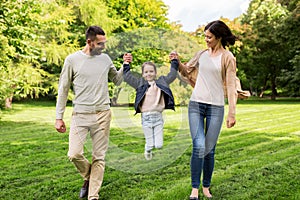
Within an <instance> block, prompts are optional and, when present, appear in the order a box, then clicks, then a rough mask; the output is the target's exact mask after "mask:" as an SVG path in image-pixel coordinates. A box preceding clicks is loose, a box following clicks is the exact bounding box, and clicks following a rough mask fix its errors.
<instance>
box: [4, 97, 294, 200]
mask: <svg viewBox="0 0 300 200" xmlns="http://www.w3.org/2000/svg"><path fill="white" fill-rule="evenodd" d="M226 109H227V107H226ZM71 111H72V109H71V107H70V106H69V107H68V108H67V111H66V114H65V121H66V124H67V126H69V122H70V115H71ZM112 111H113V121H112V123H111V135H110V147H109V151H108V154H107V165H106V171H105V177H104V182H103V185H102V189H101V191H100V199H102V200H104V199H110V200H118V199H122V200H124V199H126V200H127V199H128V200H133V199H148V200H183V199H188V196H189V193H190V189H191V187H190V169H189V162H190V156H191V140H190V136H189V127H188V119H187V108H186V107H184V106H182V107H177V108H176V111H175V112H174V111H169V110H168V111H165V112H164V118H165V132H164V148H163V149H162V150H160V151H157V150H156V151H154V157H153V160H151V161H146V160H145V159H144V157H143V149H144V144H145V141H144V138H143V132H142V129H141V123H140V122H141V119H140V115H134V110H133V109H132V108H128V107H113V108H112ZM54 118H55V103H54V102H29V103H17V104H14V108H13V110H12V111H2V114H1V118H0V119H1V121H0V138H1V140H0V146H1V151H0V156H1V160H0V177H1V182H0V199H4V200H6V199H7V200H8V199H61V200H68V199H69V200H73V199H78V191H79V188H80V187H81V185H82V180H81V177H80V176H79V174H78V173H77V171H76V169H75V168H74V166H73V165H72V163H70V162H69V161H68V159H67V156H66V154H67V149H68V134H60V133H57V132H56V131H55V129H54ZM299 121H300V102H299V101H294V100H290V99H287V100H279V101H275V102H274V101H269V100H263V101H253V100H246V101H241V102H239V104H238V106H237V124H236V126H235V127H234V128H232V129H227V128H225V124H224V125H223V129H222V133H221V135H220V138H219V142H218V145H217V149H216V165H215V172H214V176H213V181H212V186H211V191H212V193H213V195H214V199H222V200H226V199H230V200H244V199H249V200H252V199H262V200H264V199H274V200H275V199H276V200H277V199H292V200H296V199H300V182H299V180H300V165H299V163H300V123H299ZM90 151H91V144H90V138H88V140H87V143H86V147H85V152H86V153H87V155H88V158H89V159H90V154H89V153H90Z"/></svg>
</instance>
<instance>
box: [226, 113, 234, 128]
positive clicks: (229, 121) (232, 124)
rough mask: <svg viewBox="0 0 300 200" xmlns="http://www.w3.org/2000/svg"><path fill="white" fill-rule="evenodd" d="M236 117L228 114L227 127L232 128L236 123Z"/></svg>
mask: <svg viewBox="0 0 300 200" xmlns="http://www.w3.org/2000/svg"><path fill="white" fill-rule="evenodd" d="M235 122H236V121H235V117H231V116H228V117H227V120H226V126H227V128H231V127H233V126H234V125H235Z"/></svg>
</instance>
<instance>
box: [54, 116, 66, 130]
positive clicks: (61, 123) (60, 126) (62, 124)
mask: <svg viewBox="0 0 300 200" xmlns="http://www.w3.org/2000/svg"><path fill="white" fill-rule="evenodd" d="M55 128H56V130H57V131H58V132H60V133H65V132H66V130H67V129H66V126H65V122H64V120H62V119H56V121H55Z"/></svg>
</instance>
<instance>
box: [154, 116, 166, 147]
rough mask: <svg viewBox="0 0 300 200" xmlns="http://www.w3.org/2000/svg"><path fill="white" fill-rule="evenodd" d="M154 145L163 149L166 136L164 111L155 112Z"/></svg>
mask: <svg viewBox="0 0 300 200" xmlns="http://www.w3.org/2000/svg"><path fill="white" fill-rule="evenodd" d="M154 123H155V126H154V127H153V128H154V147H155V148H158V149H161V148H162V147H163V141H164V139H163V137H164V120H163V116H162V113H156V114H155V120H154Z"/></svg>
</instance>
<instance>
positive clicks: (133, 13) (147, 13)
mask: <svg viewBox="0 0 300 200" xmlns="http://www.w3.org/2000/svg"><path fill="white" fill-rule="evenodd" d="M106 4H107V6H108V8H109V16H111V17H113V18H116V19H119V20H121V23H120V24H119V26H116V27H115V30H114V33H120V32H126V31H128V30H135V29H138V28H142V27H148V28H154V27H155V28H169V27H170V26H169V25H168V23H167V17H166V16H167V7H166V5H165V4H164V3H163V2H162V1H161V0H114V1H111V0H106Z"/></svg>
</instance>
